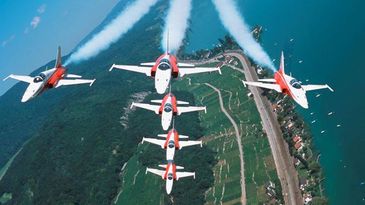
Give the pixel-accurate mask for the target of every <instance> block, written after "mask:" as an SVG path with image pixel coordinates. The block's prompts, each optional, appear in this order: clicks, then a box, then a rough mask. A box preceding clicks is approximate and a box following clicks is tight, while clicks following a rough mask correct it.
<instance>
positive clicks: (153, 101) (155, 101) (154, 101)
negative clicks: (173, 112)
mask: <svg viewBox="0 0 365 205" xmlns="http://www.w3.org/2000/svg"><path fill="white" fill-rule="evenodd" d="M151 103H159V104H161V103H162V100H151Z"/></svg>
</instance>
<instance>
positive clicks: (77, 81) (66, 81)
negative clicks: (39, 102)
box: [56, 79, 95, 88]
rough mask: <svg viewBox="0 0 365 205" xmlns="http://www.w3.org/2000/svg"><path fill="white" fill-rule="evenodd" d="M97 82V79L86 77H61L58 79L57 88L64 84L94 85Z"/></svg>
mask: <svg viewBox="0 0 365 205" xmlns="http://www.w3.org/2000/svg"><path fill="white" fill-rule="evenodd" d="M94 82H95V79H93V80H86V79H61V80H59V81H58V83H57V85H56V88H58V87H60V86H62V85H78V84H90V86H92V85H93V83H94Z"/></svg>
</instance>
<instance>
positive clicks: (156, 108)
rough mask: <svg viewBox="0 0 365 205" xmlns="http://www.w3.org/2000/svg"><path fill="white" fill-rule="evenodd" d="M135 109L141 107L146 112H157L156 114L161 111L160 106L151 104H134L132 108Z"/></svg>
mask: <svg viewBox="0 0 365 205" xmlns="http://www.w3.org/2000/svg"><path fill="white" fill-rule="evenodd" d="M133 107H139V108H143V109H146V110H151V111H153V112H155V113H156V114H158V111H159V109H160V106H159V105H150V104H146V103H132V105H131V108H133Z"/></svg>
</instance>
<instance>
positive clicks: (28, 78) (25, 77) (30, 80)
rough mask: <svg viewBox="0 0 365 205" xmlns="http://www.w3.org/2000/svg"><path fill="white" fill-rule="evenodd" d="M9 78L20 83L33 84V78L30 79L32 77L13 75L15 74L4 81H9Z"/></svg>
mask: <svg viewBox="0 0 365 205" xmlns="http://www.w3.org/2000/svg"><path fill="white" fill-rule="evenodd" d="M8 78H12V79H15V80H19V81H22V82H26V83H32V82H33V78H32V77H30V76H26V75H13V74H11V75H9V76H8V77H6V78H4V80H3V81H5V80H7V79H8Z"/></svg>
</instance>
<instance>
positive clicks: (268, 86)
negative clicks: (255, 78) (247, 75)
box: [242, 81, 281, 93]
mask: <svg viewBox="0 0 365 205" xmlns="http://www.w3.org/2000/svg"><path fill="white" fill-rule="evenodd" d="M242 82H243V85H244V86H245V87H246V85H252V86H256V87H261V88H266V89H271V90H276V91H277V92H279V93H281V88H280V85H278V84H271V83H260V82H247V81H242Z"/></svg>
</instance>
